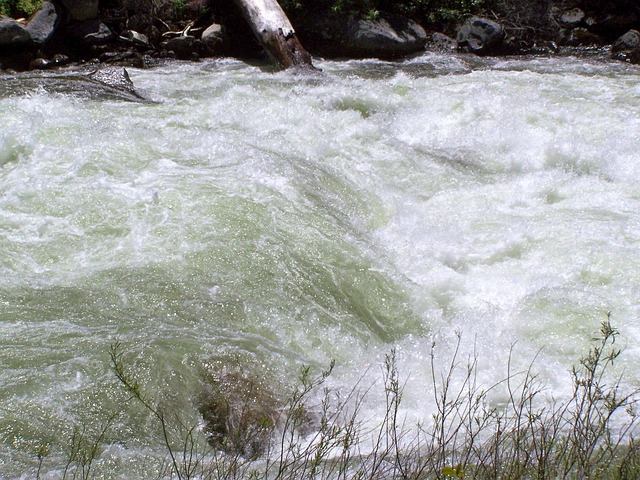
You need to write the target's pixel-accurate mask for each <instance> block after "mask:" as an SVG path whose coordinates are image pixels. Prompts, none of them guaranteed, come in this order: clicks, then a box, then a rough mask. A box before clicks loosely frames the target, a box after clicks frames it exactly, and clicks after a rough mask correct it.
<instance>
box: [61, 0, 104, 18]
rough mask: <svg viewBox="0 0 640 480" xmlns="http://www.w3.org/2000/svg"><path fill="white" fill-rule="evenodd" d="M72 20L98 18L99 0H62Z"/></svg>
mask: <svg viewBox="0 0 640 480" xmlns="http://www.w3.org/2000/svg"><path fill="white" fill-rule="evenodd" d="M60 2H61V3H62V6H63V7H64V9H65V10H66V11H67V13H68V14H69V16H70V17H71V19H72V20H79V21H84V20H93V19H96V18H98V0H60Z"/></svg>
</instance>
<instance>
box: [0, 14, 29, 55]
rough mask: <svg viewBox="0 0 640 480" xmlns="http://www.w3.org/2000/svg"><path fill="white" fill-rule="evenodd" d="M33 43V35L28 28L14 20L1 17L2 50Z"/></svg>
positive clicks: (0, 42) (0, 45) (0, 38)
mask: <svg viewBox="0 0 640 480" xmlns="http://www.w3.org/2000/svg"><path fill="white" fill-rule="evenodd" d="M29 43H31V35H29V32H28V31H27V29H26V28H24V27H23V26H22V25H20V24H19V23H18V22H16V21H15V20H14V19H13V18H9V17H5V16H2V15H0V48H3V47H4V48H7V47H15V46H24V45H27V44H29Z"/></svg>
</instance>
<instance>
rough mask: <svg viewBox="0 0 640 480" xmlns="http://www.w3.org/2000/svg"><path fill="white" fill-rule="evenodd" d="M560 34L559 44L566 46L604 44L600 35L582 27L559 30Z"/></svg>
mask: <svg viewBox="0 0 640 480" xmlns="http://www.w3.org/2000/svg"><path fill="white" fill-rule="evenodd" d="M561 35H562V36H561V39H560V44H561V45H563V46H566V47H587V46H592V45H603V44H604V41H603V40H602V38H601V37H600V36H598V35H596V34H595V33H592V32H590V31H589V30H587V29H586V28H583V27H580V28H574V29H572V30H567V31H564V32H561Z"/></svg>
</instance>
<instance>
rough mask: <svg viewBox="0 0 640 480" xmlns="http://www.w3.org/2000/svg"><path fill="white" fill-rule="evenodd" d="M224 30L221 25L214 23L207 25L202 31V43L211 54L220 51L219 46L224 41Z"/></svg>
mask: <svg viewBox="0 0 640 480" xmlns="http://www.w3.org/2000/svg"><path fill="white" fill-rule="evenodd" d="M224 37H225V35H224V30H223V28H222V25H219V24H217V23H214V24H213V25H211V26H209V27H208V28H207V29H206V30H205V31H204V32H202V37H201V38H200V40H202V43H203V45H204V47H205V49H206V50H207V52H208V53H209V54H211V55H215V54H218V53H220V52H221V47H222V45H223V43H224Z"/></svg>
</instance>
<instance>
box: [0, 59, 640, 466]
mask: <svg viewBox="0 0 640 480" xmlns="http://www.w3.org/2000/svg"><path fill="white" fill-rule="evenodd" d="M317 64H318V65H319V66H320V67H321V68H322V69H323V73H322V74H319V75H295V74H291V73H289V72H284V73H272V72H269V71H266V70H264V69H261V68H259V67H257V66H252V65H247V64H244V63H240V62H236V61H230V60H224V61H212V62H203V63H197V64H170V65H167V66H164V67H161V68H157V69H151V70H144V71H143V70H131V71H130V72H129V73H130V75H131V78H132V79H133V81H134V83H135V84H136V86H137V87H138V89H139V90H140V91H141V92H142V93H144V94H145V95H146V96H147V97H149V98H151V99H153V100H154V101H155V103H133V102H124V101H122V102H119V101H113V100H104V101H99V100H88V99H85V98H79V97H77V96H70V95H65V94H51V93H46V92H45V91H44V90H38V89H37V90H34V91H31V92H29V93H28V94H21V95H17V96H8V97H5V98H2V99H0V125H1V129H0V339H1V345H2V348H0V477H2V478H34V476H35V472H36V469H37V466H38V459H37V452H38V449H39V448H40V446H42V445H48V448H49V455H48V456H47V457H46V458H45V460H44V461H43V470H42V472H41V476H42V478H59V477H60V476H61V472H62V470H63V469H64V465H65V458H66V457H65V453H64V449H65V448H68V445H69V444H70V438H71V435H72V432H73V428H74V425H77V426H82V425H88V427H87V428H88V429H89V431H90V432H95V431H97V430H99V428H100V426H101V425H104V424H105V422H107V419H108V418H110V417H111V416H113V415H114V414H115V415H116V416H115V417H114V420H113V422H112V423H113V424H112V425H111V426H110V427H109V428H108V429H107V433H106V437H105V439H104V447H103V450H102V453H101V456H100V458H99V459H98V460H97V461H96V462H95V464H94V465H93V467H92V468H93V469H94V470H93V472H95V474H96V475H98V476H102V477H104V478H152V477H153V474H154V472H155V469H156V468H157V461H158V459H162V458H163V456H164V453H165V452H164V449H163V447H162V442H161V439H160V436H159V435H158V433H159V431H158V426H157V424H156V423H155V422H154V420H153V418H151V417H149V416H148V415H147V414H145V413H144V411H143V410H141V409H140V408H137V406H136V405H132V404H131V403H127V402H126V399H127V396H126V394H124V393H123V391H122V389H121V388H120V387H119V385H118V384H117V382H116V380H115V377H114V375H113V373H112V372H111V371H110V368H109V347H110V345H111V344H113V342H114V341H120V342H121V343H122V347H123V349H124V351H125V358H127V359H128V361H129V362H130V366H131V368H132V370H135V371H136V375H137V376H138V378H139V379H140V380H141V381H142V382H143V384H144V385H145V388H146V391H148V392H150V394H151V395H152V396H153V397H154V398H155V399H158V401H160V402H164V403H163V404H166V405H171V406H172V407H173V408H176V409H180V411H181V412H182V414H183V415H184V416H185V417H186V418H188V419H191V420H193V422H197V421H198V414H197V408H196V405H197V403H198V399H199V396H200V395H201V392H202V379H203V376H204V374H203V372H204V371H205V370H206V368H207V365H211V364H214V363H215V362H218V363H219V362H227V361H228V362H230V363H233V362H236V363H234V364H239V365H241V366H242V368H243V369H244V370H245V371H246V372H249V374H250V375H254V376H258V377H260V378H264V379H268V382H269V383H271V384H273V385H279V386H280V387H278V388H279V389H280V388H282V389H283V390H286V388H285V387H286V386H287V385H290V384H291V383H292V382H293V381H294V379H295V377H296V374H297V371H298V369H299V367H300V366H301V365H311V366H313V368H314V369H315V371H319V370H320V369H321V368H322V367H325V366H326V365H328V363H329V362H330V361H331V359H335V361H336V368H335V371H334V373H333V374H332V376H331V377H330V379H329V384H330V386H331V387H332V388H335V389H337V390H340V389H342V390H345V391H347V390H349V389H350V388H351V387H352V386H353V385H354V384H355V383H356V382H357V381H358V379H360V378H361V377H363V376H364V379H363V380H362V383H361V384H362V385H364V386H365V387H366V386H367V385H370V384H371V383H372V382H374V381H375V380H376V379H378V380H379V379H380V377H381V366H380V365H381V364H382V361H383V358H384V355H385V354H386V353H388V352H389V351H390V350H391V349H392V348H395V349H396V351H397V357H398V366H399V369H400V374H401V378H402V379H403V380H404V381H406V391H405V395H404V398H403V401H404V404H403V405H404V407H403V415H406V418H407V422H408V424H412V423H415V422H417V421H420V420H425V419H427V420H428V418H430V415H431V413H432V412H433V408H434V406H433V402H432V401H431V398H432V388H431V373H430V366H429V355H430V352H431V348H432V343H435V355H436V361H437V362H438V361H439V362H441V364H442V367H443V368H444V366H445V365H446V363H447V361H448V359H449V358H450V357H449V356H450V354H451V351H452V349H453V348H454V346H455V345H456V341H457V334H458V333H459V334H460V335H461V338H462V347H461V348H462V357H461V358H463V359H464V358H467V355H473V352H474V351H475V352H477V355H478V366H479V367H478V368H479V381H480V382H481V383H482V384H484V385H487V386H490V385H492V384H494V383H496V382H497V381H499V380H501V379H503V378H504V377H505V375H506V369H507V363H508V361H507V359H508V356H509V352H510V351H511V350H513V359H512V362H513V365H514V366H513V367H512V368H515V367H517V368H521V367H524V366H526V365H528V363H529V362H531V361H532V360H533V359H534V357H536V355H538V357H537V360H536V361H535V363H534V370H535V371H536V372H538V373H539V374H540V375H541V378H542V379H544V383H545V384H546V385H547V387H546V392H547V394H548V395H549V396H550V397H551V396H553V397H554V398H561V397H562V396H563V395H567V394H568V392H569V390H570V388H571V382H570V380H569V374H568V371H569V369H570V367H571V365H573V364H575V362H576V361H577V359H578V358H579V356H580V355H581V354H582V353H583V352H584V351H585V350H586V349H587V348H588V347H589V342H590V339H591V338H592V337H593V336H594V334H595V333H596V332H597V330H598V327H599V324H600V322H601V321H602V320H604V319H606V316H607V312H611V318H612V321H613V323H614V325H615V326H616V327H617V328H618V329H619V330H620V334H621V335H620V339H619V342H620V345H621V346H624V347H625V351H624V353H623V356H622V360H621V361H620V362H618V365H619V367H620V369H621V371H622V370H624V375H625V383H626V384H627V385H629V386H637V385H638V382H639V381H640V347H639V346H638V344H637V342H636V339H637V338H640V318H639V315H638V313H639V310H640V308H639V306H638V300H639V298H640V287H639V286H640V255H639V253H640V69H638V68H634V67H630V66H626V65H624V64H621V63H620V64H618V63H615V64H614V63H604V62H599V61H588V60H585V59H578V58H561V59H551V60H550V59H545V58H537V59H536V58H525V59H507V60H495V59H485V60H479V59H473V58H470V57H464V56H454V57H451V56H441V55H435V54H426V55H425V56H422V57H418V58H415V59H412V60H408V61H405V62H402V63H384V62H377V61H357V62H355V61H354V62H343V63H339V62H321V61H318V62H317ZM496 401H499V399H497V400H496ZM383 403H384V397H383V393H382V392H381V388H379V385H378V387H375V386H374V388H372V390H371V393H370V394H369V396H368V397H367V401H366V402H365V405H364V406H363V409H364V412H363V418H364V419H369V420H370V421H372V422H375V419H376V418H377V417H378V416H379V415H380V414H381V410H382V408H383Z"/></svg>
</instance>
